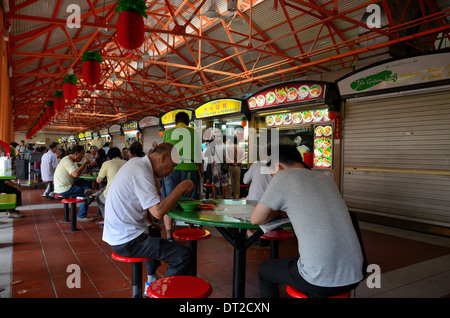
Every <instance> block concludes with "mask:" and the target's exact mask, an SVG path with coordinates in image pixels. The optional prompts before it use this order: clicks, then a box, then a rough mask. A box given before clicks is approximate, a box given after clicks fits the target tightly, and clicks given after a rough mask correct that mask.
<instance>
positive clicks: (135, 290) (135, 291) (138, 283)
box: [111, 252, 151, 298]
mask: <svg viewBox="0 0 450 318" xmlns="http://www.w3.org/2000/svg"><path fill="white" fill-rule="evenodd" d="M111 257H112V259H114V260H116V261H119V262H125V263H131V285H132V287H131V296H132V297H133V298H142V263H143V262H146V261H150V260H151V259H150V258H145V257H125V256H120V255H118V254H116V253H114V252H112V254H111Z"/></svg>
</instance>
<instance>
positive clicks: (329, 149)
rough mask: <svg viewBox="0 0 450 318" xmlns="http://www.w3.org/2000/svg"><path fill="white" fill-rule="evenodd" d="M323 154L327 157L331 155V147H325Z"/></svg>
mask: <svg viewBox="0 0 450 318" xmlns="http://www.w3.org/2000/svg"><path fill="white" fill-rule="evenodd" d="M323 155H324V156H326V157H328V156H330V155H331V148H325V149H324V150H323Z"/></svg>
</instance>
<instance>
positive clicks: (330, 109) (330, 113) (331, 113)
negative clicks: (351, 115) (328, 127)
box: [328, 106, 336, 120]
mask: <svg viewBox="0 0 450 318" xmlns="http://www.w3.org/2000/svg"><path fill="white" fill-rule="evenodd" d="M328 118H329V119H330V120H334V119H335V118H336V110H335V109H334V107H333V106H330V107H328Z"/></svg>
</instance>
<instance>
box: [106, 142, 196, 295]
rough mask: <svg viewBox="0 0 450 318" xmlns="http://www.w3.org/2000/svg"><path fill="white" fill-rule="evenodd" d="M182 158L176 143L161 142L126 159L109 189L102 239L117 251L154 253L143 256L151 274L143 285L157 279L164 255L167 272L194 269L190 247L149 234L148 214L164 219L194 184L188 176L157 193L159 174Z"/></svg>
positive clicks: (140, 254) (135, 254)
mask: <svg viewBox="0 0 450 318" xmlns="http://www.w3.org/2000/svg"><path fill="white" fill-rule="evenodd" d="M172 156H173V158H172ZM179 158H180V157H179V154H178V151H177V150H176V148H174V146H173V145H172V144H170V143H167V142H165V143H161V144H160V145H158V146H157V147H156V148H155V151H154V152H152V153H150V154H149V155H148V156H145V157H136V158H133V159H130V160H128V161H127V163H125V164H124V165H123V166H122V167H121V168H120V169H119V171H118V172H117V173H116V175H115V177H114V180H113V182H112V183H111V185H110V187H109V189H108V195H107V197H106V206H105V220H104V228H103V240H104V241H105V242H107V243H108V244H109V245H110V246H111V248H112V250H113V251H114V252H115V253H116V254H118V255H121V256H124V257H144V258H150V259H151V261H148V262H145V266H146V270H147V278H148V280H147V282H146V288H145V290H147V288H148V286H149V284H151V283H152V282H153V281H154V280H156V279H157V277H156V270H157V268H158V267H159V266H160V264H161V263H160V260H162V261H164V262H165V263H167V269H166V273H165V276H174V275H188V274H189V273H190V270H191V265H192V253H191V252H190V250H189V249H188V248H187V247H185V246H182V245H179V244H176V243H171V242H169V241H168V240H165V239H161V238H159V237H152V236H150V235H149V229H148V227H147V223H146V219H147V218H149V217H150V218H151V217H155V218H157V219H159V220H162V219H163V217H164V215H166V214H167V213H168V212H169V211H170V210H171V209H172V208H173V207H174V206H175V204H176V203H177V201H178V199H179V198H180V196H181V195H182V194H183V193H189V192H191V191H192V190H193V189H194V183H193V182H192V181H191V180H189V179H187V180H184V181H182V182H180V183H179V184H178V185H177V186H176V187H175V188H174V189H173V191H172V192H170V193H169V194H168V195H167V196H166V197H165V198H164V199H161V197H160V195H159V194H158V190H157V186H156V184H155V179H157V178H162V177H165V176H168V175H169V174H170V173H171V172H172V171H173V169H174V167H175V166H176V165H177V164H176V163H175V162H178V161H179Z"/></svg>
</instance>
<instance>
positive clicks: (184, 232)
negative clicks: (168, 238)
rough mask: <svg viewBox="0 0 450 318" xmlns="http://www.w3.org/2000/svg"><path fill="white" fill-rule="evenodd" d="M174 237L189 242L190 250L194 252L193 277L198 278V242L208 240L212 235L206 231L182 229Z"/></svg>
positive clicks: (174, 233)
mask: <svg viewBox="0 0 450 318" xmlns="http://www.w3.org/2000/svg"><path fill="white" fill-rule="evenodd" d="M173 237H174V238H177V239H180V240H184V241H189V248H190V249H191V251H192V255H193V259H192V276H197V241H201V240H206V239H208V238H210V237H211V233H210V232H209V231H208V230H204V229H195V228H189V229H180V230H176V231H175V232H173Z"/></svg>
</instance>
